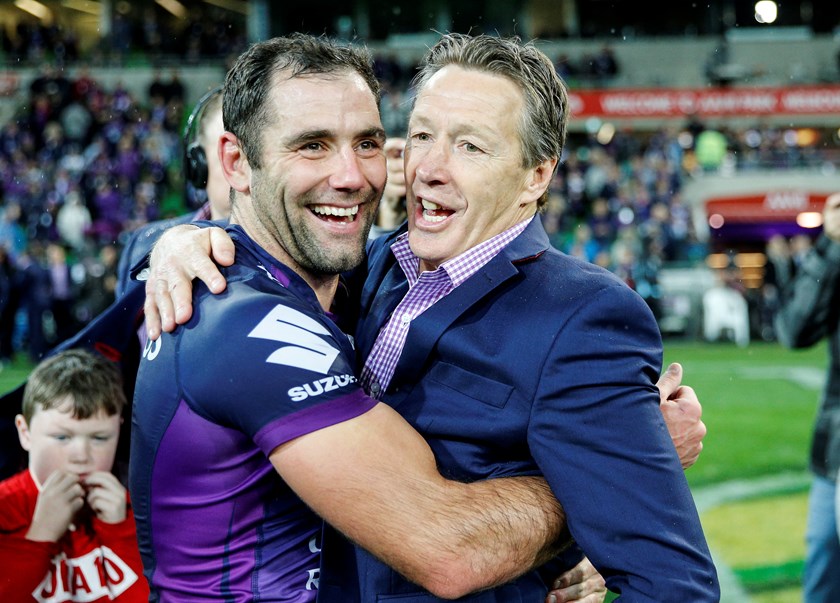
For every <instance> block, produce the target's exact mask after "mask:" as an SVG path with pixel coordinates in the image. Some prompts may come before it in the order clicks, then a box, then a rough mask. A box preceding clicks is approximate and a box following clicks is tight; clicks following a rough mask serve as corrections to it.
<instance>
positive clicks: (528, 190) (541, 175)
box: [521, 158, 557, 205]
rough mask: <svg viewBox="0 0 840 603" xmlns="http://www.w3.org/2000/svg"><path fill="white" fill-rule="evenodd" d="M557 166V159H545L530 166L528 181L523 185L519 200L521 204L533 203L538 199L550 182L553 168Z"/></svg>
mask: <svg viewBox="0 0 840 603" xmlns="http://www.w3.org/2000/svg"><path fill="white" fill-rule="evenodd" d="M556 166H557V159H556V158H552V159H546V160H545V161H543V162H541V163H539V164H537V166H536V167H533V168H531V170H530V171H529V175H528V181H527V182H526V185H525V192H524V193H523V195H522V197H521V200H522V205H527V204H528V203H534V202H536V201H539V200H540V199H541V198H542V196H543V195H544V194H545V192H546V191H547V190H548V185H549V184H551V178H552V177H553V176H554V168H555V167H556Z"/></svg>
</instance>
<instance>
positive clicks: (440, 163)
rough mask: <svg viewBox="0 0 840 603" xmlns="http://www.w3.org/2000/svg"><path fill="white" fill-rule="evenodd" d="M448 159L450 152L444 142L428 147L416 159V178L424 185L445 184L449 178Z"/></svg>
mask: <svg viewBox="0 0 840 603" xmlns="http://www.w3.org/2000/svg"><path fill="white" fill-rule="evenodd" d="M450 159H451V150H450V148H449V145H448V144H447V143H446V142H445V141H437V142H435V143H434V144H432V145H429V146H428V147H426V148H425V149H423V151H422V152H421V153H420V156H419V157H417V168H416V170H415V172H416V174H417V177H418V178H419V179H420V181H421V182H424V183H426V184H431V183H435V182H438V183H439V182H446V181H447V180H448V178H449V160H450Z"/></svg>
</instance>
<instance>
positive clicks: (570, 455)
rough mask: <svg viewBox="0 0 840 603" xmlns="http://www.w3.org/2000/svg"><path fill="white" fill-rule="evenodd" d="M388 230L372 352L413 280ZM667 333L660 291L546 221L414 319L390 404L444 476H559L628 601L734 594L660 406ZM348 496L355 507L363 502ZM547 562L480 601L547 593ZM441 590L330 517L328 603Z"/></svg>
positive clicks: (552, 479) (360, 343)
mask: <svg viewBox="0 0 840 603" xmlns="http://www.w3.org/2000/svg"><path fill="white" fill-rule="evenodd" d="M400 232H404V228H403V229H401V230H400V231H398V232H397V233H394V234H392V235H390V236H386V237H382V238H381V239H378V240H376V241H374V242H373V243H372V244H371V247H370V249H369V262H368V270H369V274H368V276H367V279H366V281H365V284H364V289H363V292H362V296H361V307H360V318H359V322H358V329H357V331H356V345H357V348H358V352H359V354H358V357H359V358H366V357H367V355H368V354H369V352H370V350H371V348H372V346H373V343H374V341H375V339H376V336H377V334H378V332H379V329H380V328H381V327H382V326H383V325H384V324H385V321H386V320H387V318H388V316H389V315H390V314H391V313H392V312H393V310H394V308H395V307H396V305H397V303H398V302H399V301H400V300H401V299H402V297H403V295H404V294H405V292H406V290H407V282H406V278H405V276H404V274H403V273H402V270H401V269H400V267H399V265H398V263H397V262H396V260H395V258H394V256H393V254H392V253H391V252H390V249H389V247H390V244H391V243H392V242H393V241H394V238H395V237H396V236H397V235H398V234H400ZM661 363H662V343H661V337H660V332H659V329H658V327H657V324H656V321H655V319H654V317H653V315H652V313H651V312H650V310H649V309H648V307H647V306H646V304H645V303H644V301H643V300H642V299H641V298H640V297H639V296H638V295H637V294H636V293H635V292H634V291H632V290H631V289H630V288H629V287H627V286H626V285H625V284H624V283H623V282H622V281H621V280H619V279H618V278H617V277H616V276H615V275H613V274H611V273H609V272H607V271H606V270H603V269H601V268H599V267H596V266H594V265H592V264H589V263H586V262H583V261H580V260H578V259H575V258H573V257H570V256H568V255H565V254H563V253H561V252H559V251H557V250H556V249H554V248H552V247H551V246H550V244H549V241H548V237H547V235H546V233H545V230H544V229H543V226H542V222H541V220H540V219H539V218H537V219H535V220H533V221H532V222H531V223H530V224H529V226H528V227H527V228H526V230H525V231H524V232H523V233H522V234H521V235H520V236H519V237H517V238H516V239H515V240H514V241H513V242H512V243H511V244H510V245H509V246H508V247H507V248H506V249H504V250H503V251H502V252H501V253H500V254H499V255H497V256H496V257H495V258H494V259H492V260H491V261H490V262H489V263H488V264H487V265H486V266H485V267H483V268H482V269H481V270H480V271H479V272H478V273H476V274H475V275H473V276H472V277H471V278H469V279H468V280H467V281H466V282H464V283H463V284H462V285H461V286H459V287H458V288H457V289H455V290H454V291H453V292H452V293H450V294H449V295H448V296H447V297H445V298H443V299H442V300H440V301H439V302H437V303H436V304H435V305H433V306H432V307H431V308H429V309H428V310H426V311H425V312H424V313H423V314H422V315H420V316H419V317H417V318H416V319H415V320H414V321H413V322H412V324H411V327H410V329H409V332H408V339H407V341H406V344H405V348H404V350H403V353H402V356H401V357H400V359H399V363H398V364H397V367H396V372H395V374H394V377H393V380H392V381H391V384H390V386H389V387H388V389H387V392H386V394H385V396H384V401H385V402H387V403H388V404H390V405H391V406H393V407H394V408H395V409H396V410H398V411H399V412H400V414H401V415H402V416H404V417H405V418H406V419H407V420H408V421H409V422H410V423H411V424H412V425H413V426H414V427H415V428H416V429H417V430H418V431H419V432H420V433H421V434H422V435H423V436H424V437H425V438H426V439H427V440H428V442H429V444H430V446H431V447H432V450H433V451H434V453H435V455H436V457H437V461H438V464H439V468H440V470H441V472H442V473H443V474H444V475H446V476H448V477H451V478H454V479H459V480H464V481H471V480H479V479H486V478H493V477H501V476H512V475H534V474H537V475H544V476H545V478H546V479H547V480H548V482H549V484H550V486H551V489H552V491H553V492H554V494H555V495H556V496H557V498H558V500H559V501H560V502H561V503H562V505H563V507H564V509H565V511H566V513H567V515H568V523H569V528H570V530H571V533H572V535H573V537H574V539H575V541H576V542H577V544H578V545H579V546H580V547H581V549H582V550H583V551H584V552H585V554H586V555H587V556H588V557H589V558H590V559H591V561H592V562H593V564H594V565H595V566H596V567H597V568H598V570H599V571H600V572H601V573H602V574H603V575H604V577H605V579H606V581H607V585H608V587H609V588H610V589H611V590H613V591H615V592H620V593H621V594H622V598H621V600H622V601H650V602H654V601H655V602H657V603H663V602H668V601H673V602H679V603H685V602H686V601H691V602H692V603H699V602H702V601H718V600H719V588H718V582H717V576H716V572H715V568H714V565H713V563H712V559H711V555H710V553H709V550H708V547H707V545H706V541H705V537H704V535H703V531H702V529H701V526H700V520H699V518H698V514H697V510H696V507H695V505H694V501H693V498H692V496H691V492H690V491H689V488H688V485H687V482H686V479H685V476H684V474H683V470H682V468H681V466H680V462H679V459H678V458H677V454H676V451H675V449H674V445H673V442H672V441H671V438H670V436H669V434H668V429H667V427H666V425H665V423H664V419H663V417H662V413H661V411H660V410H659V393H658V390H657V388H656V381H657V379H658V377H659V373H660V370H661ZM348 504H352V502H351V501H348ZM557 569H558V568H557V567H552V566H548V567H544V568H541V569H540V570H536V571H532V572H529V573H527V574H525V575H524V576H523V577H521V578H520V579H519V580H517V581H515V582H513V583H510V584H508V585H505V586H502V587H499V588H496V589H494V590H490V591H485V592H482V593H479V594H477V595H473V596H471V597H468V598H466V599H465V600H469V601H481V602H490V601H494V602H500V603H501V602H504V603H511V602H514V601H530V602H532V603H533V602H538V601H542V600H543V598H544V596H545V594H546V592H547V591H548V588H549V586H550V584H551V580H552V579H553V578H555V577H556V576H557V573H556V572H557ZM353 571H357V572H358V574H357V575H358V577H359V581H360V585H359V586H360V592H361V595H360V597H361V598H360V600H361V601H363V602H369V601H391V600H393V601H399V602H400V603H419V602H427V601H433V600H436V598H435V597H433V596H431V595H429V594H424V593H423V591H422V590H421V589H420V588H419V587H417V586H415V585H413V584H411V583H409V582H408V581H406V580H405V579H404V578H402V577H401V576H400V575H398V574H397V573H396V572H394V571H393V570H391V569H390V568H388V567H387V566H386V565H385V564H383V563H381V562H380V561H378V560H377V559H375V558H374V557H373V556H371V555H370V554H368V553H366V552H365V551H363V550H361V549H360V548H355V547H353V546H352V545H351V544H350V543H348V542H347V541H346V540H344V539H342V538H341V537H340V536H339V535H337V534H336V533H335V532H333V531H332V530H330V529H329V528H327V531H326V532H325V534H324V547H323V561H322V572H321V581H320V588H319V599H318V600H319V602H321V601H329V602H332V601H347V600H349V599H348V598H347V592H346V590H345V592H343V593H342V592H341V590H340V587H339V582H340V581H341V580H345V581H348V582H349V581H350V580H351V579H352V576H351V575H350V574H351V573H352V572H353Z"/></svg>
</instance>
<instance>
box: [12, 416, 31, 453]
mask: <svg viewBox="0 0 840 603" xmlns="http://www.w3.org/2000/svg"><path fill="white" fill-rule="evenodd" d="M15 427H17V432H18V439H19V440H20V445H21V448H23V449H24V450H26V452H29V450H30V449H31V448H32V435H31V434H30V433H29V426H28V425H27V424H26V419H25V418H24V417H23V415H16V416H15Z"/></svg>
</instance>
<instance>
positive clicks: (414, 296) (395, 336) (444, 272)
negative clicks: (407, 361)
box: [361, 217, 533, 399]
mask: <svg viewBox="0 0 840 603" xmlns="http://www.w3.org/2000/svg"><path fill="white" fill-rule="evenodd" d="M531 220H533V217H532V218H529V219H527V220H523V221H522V222H520V223H519V224H517V225H515V226H512V227H511V228H508V229H507V230H506V231H504V232H502V233H500V234H497V235H496V236H495V237H493V238H491V239H487V240H486V241H483V242H482V243H479V244H478V245H476V246H475V247H472V248H470V249H468V250H467V251H465V252H464V253H462V254H461V255H459V256H456V257H454V258H452V259H451V260H447V261H445V262H443V263H442V264H441V265H440V266H438V267H437V269H436V270H429V271H426V272H420V258H418V257H417V256H416V255H414V254H413V253H412V252H411V248H410V247H409V245H408V233H405V234H403V235H401V236H400V237H399V238H398V239H397V240H396V241H395V242H394V244H393V245H391V252H392V253H393V254H394V257H395V258H397V262H398V263H399V265H400V268H402V270H403V272H404V273H405V277H406V279H408V293H406V294H405V297H404V298H403V299H402V301H401V302H400V303H399V304H398V305H397V307H396V308H395V309H394V312H393V314H391V317H390V318H389V319H388V322H387V323H386V324H385V326H383V327H382V329H381V330H380V331H379V335H378V336H377V338H376V342H375V343H374V344H373V349H372V350H371V351H370V355H369V356H368V357H367V360H365V366H364V368H362V376H361V384H362V387H363V388H364V389H365V391H366V392H368V394H369V395H370V396H371V397H372V398H377V399H381V394H382V393H384V392H385V391H386V390H387V389H388V384H389V383H390V382H391V378H392V377H393V376H394V369H395V368H396V366H397V361H398V360H399V359H400V354H402V350H403V346H405V340H406V337H408V328H409V326H410V325H411V321H412V320H414V319H415V318H417V317H418V316H420V315H421V314H422V313H423V312H425V311H426V310H428V309H429V308H430V307H431V306H432V305H433V304H434V303H435V302H437V301H438V300H440V299H443V298H444V297H446V296H447V295H449V293H450V292H451V291H452V290H453V289H455V287H457V286H458V285H460V284H461V283H463V282H464V281H465V280H467V279H468V278H469V277H471V276H472V275H473V274H475V273H476V272H478V270H479V269H480V268H481V267H482V266H484V265H485V264H486V263H487V262H489V261H490V260H492V259H493V258H494V257H495V256H496V255H497V254H498V253H499V252H500V251H501V250H502V249H504V248H505V247H506V246H507V245H508V244H509V243H510V242H511V241H513V240H514V239H515V238H516V237H518V236H519V235H520V234H522V231H523V230H525V227H526V226H528V224H529V223H530V221H531Z"/></svg>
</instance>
